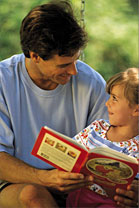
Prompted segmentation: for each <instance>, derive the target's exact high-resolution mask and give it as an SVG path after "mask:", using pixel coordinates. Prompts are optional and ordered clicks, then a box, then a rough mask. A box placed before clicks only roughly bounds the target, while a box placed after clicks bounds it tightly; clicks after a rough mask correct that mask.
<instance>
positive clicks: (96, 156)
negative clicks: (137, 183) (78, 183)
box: [32, 126, 138, 189]
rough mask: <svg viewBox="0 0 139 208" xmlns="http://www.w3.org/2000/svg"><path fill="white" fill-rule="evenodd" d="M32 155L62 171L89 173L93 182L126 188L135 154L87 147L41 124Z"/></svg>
mask: <svg viewBox="0 0 139 208" xmlns="http://www.w3.org/2000/svg"><path fill="white" fill-rule="evenodd" d="M32 155H34V156H36V157H38V158H39V159H41V160H43V161H45V162H46V163H49V164H50V165H52V166H54V167H55V168H58V169H60V170H64V171H71V172H82V173H84V174H85V175H89V174H92V175H94V178H95V183H97V184H99V185H104V186H108V187H111V188H112V187H113V188H114V189H115V188H117V187H122V188H126V187H127V185H128V184H130V183H131V182H132V180H133V179H134V177H135V176H136V174H137V172H138V161H137V159H136V158H134V157H131V156H128V155H125V154H124V153H120V152H118V151H115V150H113V149H110V148H108V147H96V148H94V149H92V150H89V151H88V150H87V149H86V148H85V147H84V146H83V145H81V144H79V143H77V142H76V141H75V140H74V139H72V138H70V137H67V136H65V135H63V134H61V133H58V132H56V131H54V130H52V129H51V128H48V127H47V126H44V127H42V128H41V131H40V133H39V135H38V138H37V140H36V142H35V145H34V147H33V150H32Z"/></svg>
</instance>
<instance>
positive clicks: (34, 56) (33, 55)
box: [29, 51, 40, 63]
mask: <svg viewBox="0 0 139 208" xmlns="http://www.w3.org/2000/svg"><path fill="white" fill-rule="evenodd" d="M29 53H30V58H31V59H32V61H33V62H35V63H39V61H40V56H39V55H38V54H37V53H35V52H33V51H30V52H29Z"/></svg>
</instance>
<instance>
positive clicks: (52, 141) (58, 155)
mask: <svg viewBox="0 0 139 208" xmlns="http://www.w3.org/2000/svg"><path fill="white" fill-rule="evenodd" d="M32 155H34V156H36V157H38V158H39V159H41V160H43V161H45V162H47V163H49V164H50V165H52V166H54V167H55V168H58V169H60V170H65V171H72V172H80V169H81V167H82V165H83V164H84V161H85V160H86V158H87V155H88V152H87V151H86V150H85V149H83V148H82V146H81V145H79V146H78V145H76V142H75V141H74V140H73V139H71V138H69V137H67V136H65V135H62V134H59V133H57V132H55V131H53V130H52V129H49V128H46V127H42V129H41V131H40V133H39V135H38V138H37V140H36V142H35V145H34V147H33V150H32Z"/></svg>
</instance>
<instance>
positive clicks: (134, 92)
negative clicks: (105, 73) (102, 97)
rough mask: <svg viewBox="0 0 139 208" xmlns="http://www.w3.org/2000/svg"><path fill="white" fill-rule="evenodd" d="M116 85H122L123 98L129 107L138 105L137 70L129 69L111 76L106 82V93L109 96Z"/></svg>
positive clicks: (138, 85)
mask: <svg viewBox="0 0 139 208" xmlns="http://www.w3.org/2000/svg"><path fill="white" fill-rule="evenodd" d="M116 85H123V87H124V96H125V98H126V99H127V100H128V101H129V105H131V106H132V105H134V104H139V97H138V96H139V68H129V69H127V70H125V71H124V72H120V73H117V74H115V75H114V76H112V77H111V78H110V79H109V80H108V81H107V85H106V91H107V92H108V93H109V94H110V93H111V90H112V88H113V86H116Z"/></svg>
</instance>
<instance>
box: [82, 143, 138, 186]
mask: <svg viewBox="0 0 139 208" xmlns="http://www.w3.org/2000/svg"><path fill="white" fill-rule="evenodd" d="M100 148H101V147H100ZM121 154H122V153H121ZM108 155H109V154H108ZM126 156H127V157H128V155H126ZM136 162H137V160H136V159H135V163H134V162H130V160H129V161H125V160H122V159H119V158H114V157H112V156H106V155H103V152H102V154H99V153H95V152H92V153H89V155H88V158H87V161H86V163H85V165H84V166H83V167H82V169H81V171H80V172H82V173H84V174H85V175H89V174H92V175H93V176H94V178H95V180H94V181H95V183H97V184H99V185H101V186H104V187H108V188H114V189H116V188H118V187H119V188H126V187H127V185H128V184H130V183H131V182H132V180H133V179H134V178H135V176H136V174H137V172H138V163H136Z"/></svg>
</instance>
